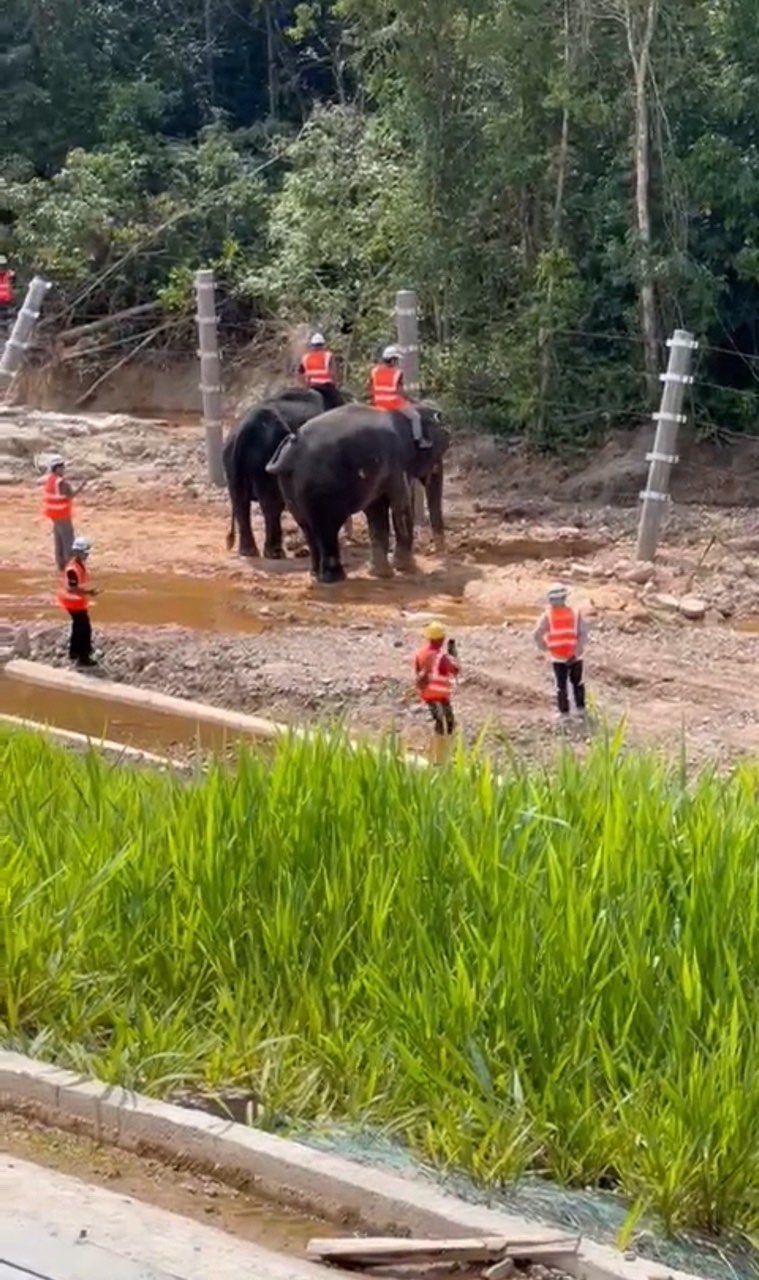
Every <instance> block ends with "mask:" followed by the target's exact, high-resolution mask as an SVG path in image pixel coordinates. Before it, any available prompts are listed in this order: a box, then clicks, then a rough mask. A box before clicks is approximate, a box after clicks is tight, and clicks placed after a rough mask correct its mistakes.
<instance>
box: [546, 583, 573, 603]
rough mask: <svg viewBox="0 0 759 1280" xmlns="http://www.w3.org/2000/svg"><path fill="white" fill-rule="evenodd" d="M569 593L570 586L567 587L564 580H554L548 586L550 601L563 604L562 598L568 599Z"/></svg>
mask: <svg viewBox="0 0 759 1280" xmlns="http://www.w3.org/2000/svg"><path fill="white" fill-rule="evenodd" d="M568 595H569V587H566V586H565V585H564V583H563V582H554V583H552V585H551V586H550V587H549V588H548V603H549V604H561V602H562V600H566V598H567V596H568Z"/></svg>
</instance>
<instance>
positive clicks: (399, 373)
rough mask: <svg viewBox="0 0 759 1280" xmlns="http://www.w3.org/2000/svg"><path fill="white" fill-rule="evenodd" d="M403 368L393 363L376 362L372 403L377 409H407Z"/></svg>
mask: <svg viewBox="0 0 759 1280" xmlns="http://www.w3.org/2000/svg"><path fill="white" fill-rule="evenodd" d="M402 388H403V370H402V369H399V368H398V367H397V366H396V365H392V364H376V365H375V366H374V368H373V369H372V404H373V405H374V407H375V409H405V407H406V405H407V404H408V400H407V398H406V396H405V395H404V394H403V390H402Z"/></svg>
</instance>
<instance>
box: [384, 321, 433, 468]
mask: <svg viewBox="0 0 759 1280" xmlns="http://www.w3.org/2000/svg"><path fill="white" fill-rule="evenodd" d="M370 397H371V403H372V404H373V405H374V408H375V409H395V410H399V411H400V412H401V413H403V414H405V415H406V417H407V418H408V420H409V422H410V423H411V434H412V435H413V438H414V444H415V445H416V447H417V448H418V449H429V448H431V447H432V446H431V444H430V442H429V440H428V439H427V438H426V437H425V434H424V431H423V429H422V417H421V414H420V413H419V410H418V409H417V408H416V407H415V406H414V405H413V404H412V403H411V401H410V400H409V398H408V396H407V395H406V391H405V388H404V385H403V370H402V368H401V353H400V351H399V350H398V348H397V347H393V346H390V347H385V350H384V351H383V352H382V359H381V361H380V362H379V364H376V365H375V366H374V368H373V369H372V372H371V378H370Z"/></svg>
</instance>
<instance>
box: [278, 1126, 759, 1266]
mask: <svg viewBox="0 0 759 1280" xmlns="http://www.w3.org/2000/svg"><path fill="white" fill-rule="evenodd" d="M291 1136H292V1137H293V1138H295V1139H296V1140H297V1141H299V1142H302V1143H304V1144H306V1145H307V1146H312V1147H315V1148H317V1149H318V1150H320V1151H328V1152H330V1153H332V1154H334V1155H341V1156H344V1157H345V1158H346V1159H350V1160H356V1161H358V1162H359V1163H360V1164H365V1165H371V1166H374V1167H376V1168H381V1169H384V1170H387V1171H392V1172H393V1173H396V1174H399V1175H400V1176H401V1177H407V1178H417V1179H418V1178H421V1179H423V1180H425V1181H427V1182H429V1183H431V1184H433V1185H435V1186H436V1187H439V1188H440V1189H441V1190H444V1191H447V1192H449V1193H450V1194H453V1195H456V1196H459V1197H460V1198H461V1199H463V1200H466V1201H468V1202H469V1203H470V1204H480V1205H486V1206H488V1207H489V1208H493V1209H504V1210H505V1211H507V1212H509V1213H516V1214H520V1215H521V1216H522V1217H525V1218H528V1219H530V1220H532V1221H534V1222H541V1223H546V1224H548V1225H549V1226H556V1227H560V1228H562V1229H565V1230H567V1229H568V1230H571V1231H577V1232H579V1233H582V1234H583V1235H585V1236H587V1237H588V1238H589V1239H592V1240H596V1241H598V1242H599V1243H603V1244H614V1243H615V1242H616V1240H617V1235H618V1232H619V1230H620V1228H621V1227H622V1226H623V1224H624V1223H625V1221H626V1219H627V1215H628V1212H629V1205H628V1204H626V1202H625V1201H624V1200H622V1199H621V1197H619V1196H617V1195H614V1194H613V1193H611V1192H606V1191H600V1190H595V1189H590V1188H588V1189H584V1190H580V1189H576V1190H575V1189H571V1188H567V1187H560V1186H558V1185H556V1184H555V1183H552V1182H548V1181H546V1180H544V1179H540V1178H535V1177H530V1178H524V1179H522V1180H521V1181H520V1182H519V1183H517V1184H515V1185H512V1186H508V1187H501V1188H498V1189H494V1188H492V1187H483V1186H480V1185H478V1184H477V1183H475V1182H473V1181H472V1180H471V1179H470V1178H467V1177H466V1176H464V1175H461V1174H451V1173H441V1172H440V1171H439V1170H436V1169H434V1168H431V1167H430V1166H429V1165H425V1164H423V1163H421V1162H420V1161H417V1160H415V1159H414V1158H413V1157H412V1156H411V1155H410V1154H409V1152H408V1151H407V1150H406V1148H405V1147H403V1146H402V1145H401V1144H400V1143H397V1142H394V1141H393V1140H391V1139H389V1138H387V1137H386V1136H384V1135H383V1134H381V1133H375V1132H372V1131H371V1130H351V1129H344V1128H323V1127H320V1128H318V1129H315V1128H303V1127H300V1126H298V1127H297V1128H296V1129H295V1130H294V1131H291ZM630 1247H631V1248H634V1249H635V1252H636V1253H637V1254H638V1255H639V1256H640V1257H643V1258H649V1259H651V1260H652V1261H655V1262H660V1263H662V1264H663V1265H664V1266H668V1267H673V1268H677V1269H679V1270H683V1271H690V1272H693V1273H695V1274H697V1275H702V1276H705V1277H708V1280H756V1277H757V1276H759V1251H757V1250H755V1249H752V1248H751V1247H750V1246H749V1245H748V1244H745V1245H744V1244H743V1243H742V1242H741V1241H739V1240H733V1241H730V1242H725V1241H714V1240H708V1239H703V1238H698V1237H695V1236H691V1235H687V1236H685V1235H683V1236H678V1237H677V1239H673V1238H671V1237H669V1236H666V1235H665V1234H664V1233H663V1232H662V1231H661V1230H659V1229H657V1226H656V1224H655V1223H654V1222H652V1221H650V1220H647V1221H645V1222H642V1223H640V1224H639V1226H638V1228H637V1230H636V1231H635V1234H634V1238H633V1240H632V1242H631V1245H630Z"/></svg>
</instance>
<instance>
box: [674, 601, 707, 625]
mask: <svg viewBox="0 0 759 1280" xmlns="http://www.w3.org/2000/svg"><path fill="white" fill-rule="evenodd" d="M680 612H681V614H682V615H683V617H684V618H688V620H689V621H690V622H700V621H701V619H702V618H703V617H704V615H705V614H706V601H705V600H700V599H699V597H698V596H683V598H682V600H681V601H680Z"/></svg>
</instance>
